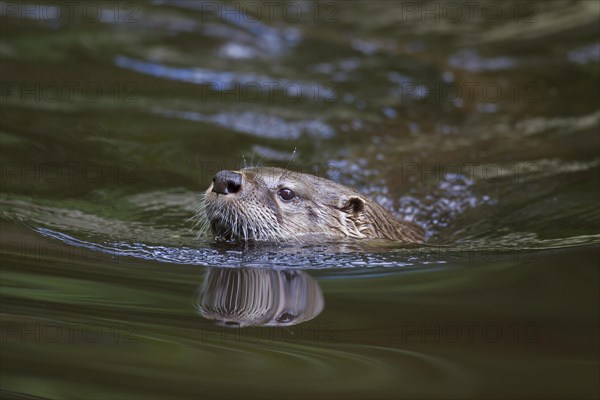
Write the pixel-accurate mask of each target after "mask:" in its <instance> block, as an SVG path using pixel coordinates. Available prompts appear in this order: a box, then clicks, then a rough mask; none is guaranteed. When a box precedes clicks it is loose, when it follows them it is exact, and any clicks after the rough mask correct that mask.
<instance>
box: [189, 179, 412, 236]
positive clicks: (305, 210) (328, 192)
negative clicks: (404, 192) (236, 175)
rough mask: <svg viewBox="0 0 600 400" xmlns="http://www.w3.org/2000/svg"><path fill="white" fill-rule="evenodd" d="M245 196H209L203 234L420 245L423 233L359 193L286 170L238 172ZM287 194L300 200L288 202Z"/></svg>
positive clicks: (203, 211)
mask: <svg viewBox="0 0 600 400" xmlns="http://www.w3.org/2000/svg"><path fill="white" fill-rule="evenodd" d="M239 172H240V173H241V174H242V176H243V182H242V187H241V190H240V191H239V192H238V193H234V194H227V195H223V194H217V193H215V192H212V185H211V186H210V187H209V188H208V190H207V191H206V193H205V195H204V199H203V203H202V204H201V207H200V211H199V218H200V219H201V220H203V221H201V222H203V227H204V229H205V230H206V229H208V228H209V227H210V228H211V230H212V232H213V234H214V235H215V236H216V237H217V238H221V239H241V240H268V241H287V240H298V241H306V240H310V239H311V238H316V237H321V236H324V237H327V238H353V239H387V240H392V241H397V242H403V243H421V242H422V241H423V230H422V229H421V228H420V227H418V226H416V225H413V224H411V223H408V222H403V221H400V220H398V219H397V218H395V217H394V216H393V215H392V214H391V213H390V212H388V211H387V210H385V209H384V208H383V207H382V206H380V205H379V204H377V203H376V202H375V201H373V200H371V199H369V198H368V197H366V196H364V195H363V194H361V193H359V192H357V191H355V190H354V189H351V188H348V187H346V186H343V185H340V184H338V183H335V182H333V181H330V180H327V179H323V178H319V177H317V176H314V175H309V174H301V173H298V172H293V171H289V170H285V169H281V168H261V167H251V168H244V169H242V170H241V171H239ZM282 188H288V189H291V190H293V191H294V192H295V194H296V198H294V199H293V200H291V201H287V202H286V201H283V200H282V199H281V198H279V196H278V194H277V193H278V191H279V190H281V189H282Z"/></svg>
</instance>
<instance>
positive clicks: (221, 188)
mask: <svg viewBox="0 0 600 400" xmlns="http://www.w3.org/2000/svg"><path fill="white" fill-rule="evenodd" d="M241 187H242V174H240V173H239V172H233V171H229V170H223V171H219V172H217V173H216V175H215V177H214V178H213V187H212V191H213V192H215V193H219V194H230V193H237V192H239V191H240V189H241Z"/></svg>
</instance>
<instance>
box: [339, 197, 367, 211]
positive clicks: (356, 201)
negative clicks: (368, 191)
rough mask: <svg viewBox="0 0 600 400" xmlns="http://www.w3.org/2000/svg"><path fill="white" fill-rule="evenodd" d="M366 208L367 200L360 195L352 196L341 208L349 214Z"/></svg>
mask: <svg viewBox="0 0 600 400" xmlns="http://www.w3.org/2000/svg"><path fill="white" fill-rule="evenodd" d="M364 208H365V201H364V200H363V199H361V198H360V197H350V198H349V199H348V200H346V201H345V202H344V205H343V206H342V208H341V210H342V211H343V212H345V213H348V214H358V213H360V212H362V210H364Z"/></svg>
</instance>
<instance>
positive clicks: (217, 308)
mask: <svg viewBox="0 0 600 400" xmlns="http://www.w3.org/2000/svg"><path fill="white" fill-rule="evenodd" d="M324 304H325V303H324V301H323V294H322V293H321V288H319V285H318V284H317V282H316V281H315V280H314V279H313V278H312V277H311V276H310V275H308V274H307V273H305V272H303V271H297V270H295V271H294V270H288V271H278V270H269V269H254V268H243V269H240V268H231V269H229V268H210V269H209V270H208V273H207V275H206V279H205V280H204V283H203V285H202V286H201V287H200V289H199V292H198V297H197V299H196V308H197V309H198V311H199V313H200V315H202V316H203V317H204V318H208V319H211V320H214V321H216V322H217V323H218V324H219V325H222V326H228V327H244V326H289V325H296V324H299V323H301V322H305V321H309V320H311V319H313V318H315V317H316V316H317V315H319V314H320V313H321V311H323V306H324Z"/></svg>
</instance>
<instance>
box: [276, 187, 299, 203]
mask: <svg viewBox="0 0 600 400" xmlns="http://www.w3.org/2000/svg"><path fill="white" fill-rule="evenodd" d="M277 194H278V195H279V197H281V199H282V200H285V201H290V200H292V199H293V198H294V197H296V193H294V192H293V191H292V189H281V190H280V191H279V192H277Z"/></svg>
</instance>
